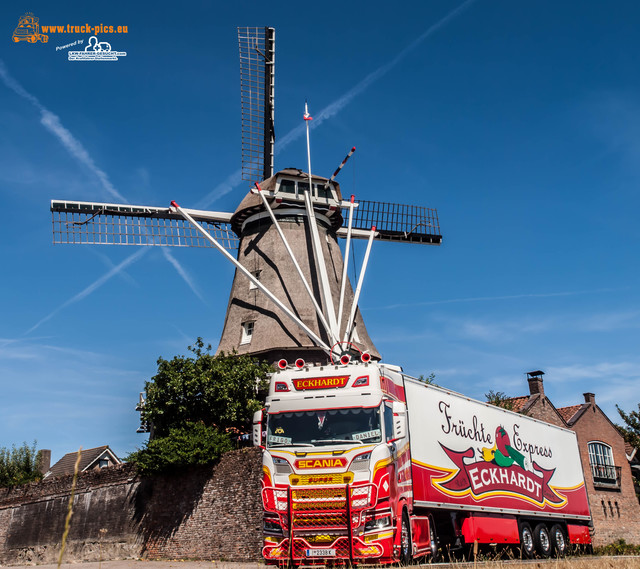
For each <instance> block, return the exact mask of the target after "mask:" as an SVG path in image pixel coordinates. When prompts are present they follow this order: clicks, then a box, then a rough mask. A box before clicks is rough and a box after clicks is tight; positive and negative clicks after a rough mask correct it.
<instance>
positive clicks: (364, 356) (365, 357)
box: [360, 352, 371, 364]
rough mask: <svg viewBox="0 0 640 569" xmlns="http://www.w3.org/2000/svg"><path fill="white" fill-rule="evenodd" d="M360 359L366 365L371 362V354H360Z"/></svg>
mask: <svg viewBox="0 0 640 569" xmlns="http://www.w3.org/2000/svg"><path fill="white" fill-rule="evenodd" d="M360 359H361V360H362V362H363V363H365V364H366V363H368V362H370V361H371V354H370V353H369V352H362V355H361V356H360Z"/></svg>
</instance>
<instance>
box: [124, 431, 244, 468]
mask: <svg viewBox="0 0 640 569" xmlns="http://www.w3.org/2000/svg"><path fill="white" fill-rule="evenodd" d="M232 448H233V444H232V443H231V440H230V439H229V437H228V436H227V435H226V434H223V433H221V432H220V431H219V430H218V429H216V428H215V427H209V426H207V425H205V424H203V423H185V424H184V425H182V426H180V427H176V428H173V429H169V433H168V434H167V436H165V437H158V438H154V439H151V440H150V441H149V442H147V444H146V445H145V446H144V448H142V449H141V450H138V451H136V452H134V453H132V454H130V455H129V456H128V457H127V460H128V461H129V462H135V463H136V465H137V467H138V470H140V471H141V472H143V473H144V474H156V473H159V472H166V471H169V470H172V469H179V468H182V467H185V466H189V465H196V464H210V463H211V462H213V461H215V460H216V459H217V458H218V457H220V456H221V455H222V454H224V453H225V452H227V451H229V450H231V449H232Z"/></svg>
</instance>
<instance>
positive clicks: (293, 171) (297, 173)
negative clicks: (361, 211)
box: [231, 168, 342, 235]
mask: <svg viewBox="0 0 640 569" xmlns="http://www.w3.org/2000/svg"><path fill="white" fill-rule="evenodd" d="M281 177H286V178H289V179H292V178H293V179H297V180H298V181H300V182H303V183H304V182H306V183H308V182H309V174H307V173H306V172H304V171H302V170H300V169H299V168H285V169H284V170H280V171H279V172H276V173H275V174H274V175H273V176H271V177H270V178H267V179H266V180H264V181H262V182H259V184H260V189H261V190H262V192H263V193H265V194H266V193H268V192H273V191H274V190H275V188H276V184H277V181H278V179H279V178H281ZM311 179H312V181H313V183H314V184H323V185H324V183H325V182H327V181H328V178H323V177H322V176H316V175H312V176H311ZM331 184H332V186H333V187H334V189H335V191H336V194H337V196H336V197H337V199H338V202H342V193H341V191H340V184H338V183H337V182H336V181H333V182H331ZM300 207H301V209H304V204H303V203H301V204H300ZM264 210H265V208H264V204H263V203H262V198H261V197H260V196H259V195H258V194H256V193H253V192H249V193H248V194H247V195H246V196H245V197H244V199H243V200H242V201H241V202H240V205H239V206H238V207H237V208H236V211H235V212H234V213H233V216H232V217H231V226H232V228H233V230H234V231H235V233H236V234H237V235H240V232H241V228H242V224H243V223H244V222H245V220H246V219H247V218H249V217H250V216H252V215H255V214H257V213H260V212H262V211H264ZM335 213H339V209H338V210H337V212H334V215H332V216H331V226H332V228H333V229H334V230H337V229H338V228H339V227H341V225H342V216H341V215H335Z"/></svg>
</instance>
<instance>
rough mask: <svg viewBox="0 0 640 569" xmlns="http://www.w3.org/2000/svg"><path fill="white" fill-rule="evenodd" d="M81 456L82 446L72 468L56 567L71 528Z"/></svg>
mask: <svg viewBox="0 0 640 569" xmlns="http://www.w3.org/2000/svg"><path fill="white" fill-rule="evenodd" d="M81 458H82V447H80V448H79V449H78V457H77V458H76V464H75V466H74V468H73V481H72V482H71V495H70V496H69V506H68V507H67V517H66V519H65V521H64V533H63V534H62V545H61V546H60V556H59V557H58V569H60V565H62V556H63V555H64V550H65V548H66V546H67V538H68V537H69V530H70V529H71V516H73V499H74V498H75V495H76V483H77V482H78V469H79V468H80V459H81Z"/></svg>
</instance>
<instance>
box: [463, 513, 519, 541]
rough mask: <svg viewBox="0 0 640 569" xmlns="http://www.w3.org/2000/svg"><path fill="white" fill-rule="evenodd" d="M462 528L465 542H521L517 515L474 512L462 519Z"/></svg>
mask: <svg viewBox="0 0 640 569" xmlns="http://www.w3.org/2000/svg"><path fill="white" fill-rule="evenodd" d="M461 530H462V536H463V537H464V542H465V543H473V542H474V541H477V542H478V543H503V544H504V543H506V544H512V545H513V544H518V543H520V532H519V531H518V520H517V518H516V517H515V516H502V515H496V516H491V515H477V514H472V515H470V516H469V517H468V518H465V519H464V520H463V521H462V528H461Z"/></svg>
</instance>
